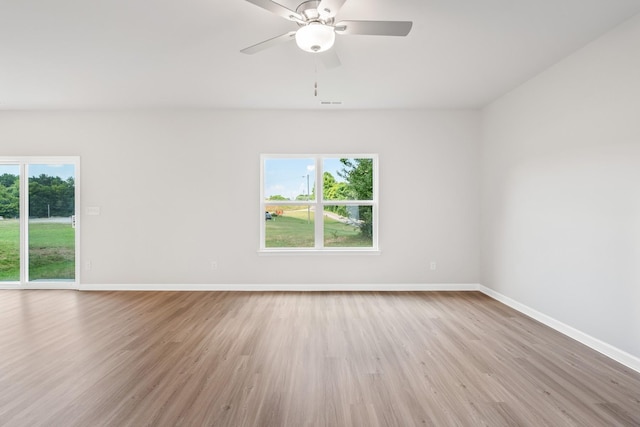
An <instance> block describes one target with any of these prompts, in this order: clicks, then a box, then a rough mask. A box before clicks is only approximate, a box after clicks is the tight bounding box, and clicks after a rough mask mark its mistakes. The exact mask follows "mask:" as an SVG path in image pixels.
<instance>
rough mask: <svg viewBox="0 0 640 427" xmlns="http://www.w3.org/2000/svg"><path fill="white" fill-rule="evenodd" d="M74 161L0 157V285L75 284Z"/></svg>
mask: <svg viewBox="0 0 640 427" xmlns="http://www.w3.org/2000/svg"><path fill="white" fill-rule="evenodd" d="M78 164H79V160H78V158H77V157H64V158H62V157H43V158H35V157H21V158H2V157H0V287H4V288H6V287H19V286H27V285H30V286H32V287H33V286H36V287H54V288H59V287H71V286H70V285H73V284H74V283H77V278H78V271H79V270H78V263H77V259H78V252H79V251H78V246H79V245H78V243H79V234H78V229H77V221H76V219H77V206H78V194H79V191H78V185H77V184H78ZM61 284H62V285H61Z"/></svg>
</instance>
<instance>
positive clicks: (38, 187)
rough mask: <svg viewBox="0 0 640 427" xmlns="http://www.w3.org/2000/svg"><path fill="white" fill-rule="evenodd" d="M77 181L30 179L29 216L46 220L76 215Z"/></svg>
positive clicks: (41, 177)
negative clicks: (52, 217) (51, 217)
mask: <svg viewBox="0 0 640 427" xmlns="http://www.w3.org/2000/svg"><path fill="white" fill-rule="evenodd" d="M74 193H75V181H74V179H73V178H68V179H67V180H63V179H62V178H60V177H58V176H49V175H44V174H42V175H40V176H37V177H30V178H29V216H30V217H36V218H44V217H47V216H48V215H51V216H71V215H73V213H74V204H75V198H74Z"/></svg>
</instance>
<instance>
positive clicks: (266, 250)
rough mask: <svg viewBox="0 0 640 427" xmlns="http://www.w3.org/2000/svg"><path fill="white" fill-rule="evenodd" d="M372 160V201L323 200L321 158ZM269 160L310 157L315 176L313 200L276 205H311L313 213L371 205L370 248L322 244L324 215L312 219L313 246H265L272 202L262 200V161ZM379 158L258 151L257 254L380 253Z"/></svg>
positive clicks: (281, 202)
mask: <svg viewBox="0 0 640 427" xmlns="http://www.w3.org/2000/svg"><path fill="white" fill-rule="evenodd" d="M344 158H347V159H371V160H372V163H373V164H372V167H373V189H372V190H373V191H372V198H371V200H324V188H323V185H324V180H323V174H324V170H323V160H324V159H344ZM269 159H313V160H314V165H315V168H314V171H313V173H314V176H315V186H316V187H315V199H311V200H283V201H278V204H281V205H286V206H310V207H311V208H313V209H314V211H315V212H323V211H324V206H371V210H372V218H373V224H372V233H373V236H372V245H371V247H355V246H354V247H325V246H324V220H323V219H324V215H323V216H320V217H316V218H315V220H314V246H313V247H281V248H280V247H278V248H273V247H266V220H265V211H266V206H268V205H272V204H273V202H272V201H271V202H270V201H267V200H265V163H266V161H267V160H269ZM378 164H379V159H378V155H377V154H372V153H366V154H365V153H358V154H344V153H343V154H261V155H260V208H259V211H258V212H259V214H260V215H259V218H260V222H259V224H260V233H259V234H260V236H259V239H260V241H259V244H258V253H259V254H260V255H273V254H336V253H339V254H374V255H376V254H379V253H380V246H379V222H380V221H379V215H378V212H379V165H378Z"/></svg>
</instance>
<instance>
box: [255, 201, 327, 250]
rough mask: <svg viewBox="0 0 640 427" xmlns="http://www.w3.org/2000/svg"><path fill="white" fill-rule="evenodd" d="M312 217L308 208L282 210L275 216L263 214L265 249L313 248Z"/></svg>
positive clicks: (312, 213)
mask: <svg viewBox="0 0 640 427" xmlns="http://www.w3.org/2000/svg"><path fill="white" fill-rule="evenodd" d="M314 216H315V215H314V212H313V211H312V210H311V207H310V206H297V207H295V209H289V210H282V211H280V212H278V214H277V215H272V214H271V213H268V215H267V213H265V222H266V223H265V247H267V248H312V247H314V242H313V240H314V225H313V223H314Z"/></svg>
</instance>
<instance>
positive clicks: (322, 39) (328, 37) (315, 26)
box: [296, 22, 336, 53]
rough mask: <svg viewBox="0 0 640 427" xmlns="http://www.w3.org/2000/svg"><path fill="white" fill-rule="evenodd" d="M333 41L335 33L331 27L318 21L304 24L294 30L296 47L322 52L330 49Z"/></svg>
mask: <svg viewBox="0 0 640 427" xmlns="http://www.w3.org/2000/svg"><path fill="white" fill-rule="evenodd" d="M335 41H336V33H335V32H334V31H333V27H330V26H328V25H324V24H321V23H319V22H312V23H310V24H309V25H305V26H304V27H301V28H300V29H299V30H298V31H297V32H296V43H297V44H298V47H299V48H300V49H302V50H304V51H307V52H313V53H315V52H324V51H325V50H328V49H331V46H333V43H334V42H335Z"/></svg>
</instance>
